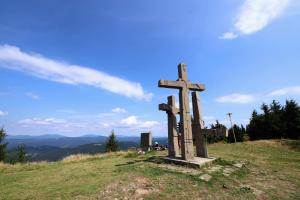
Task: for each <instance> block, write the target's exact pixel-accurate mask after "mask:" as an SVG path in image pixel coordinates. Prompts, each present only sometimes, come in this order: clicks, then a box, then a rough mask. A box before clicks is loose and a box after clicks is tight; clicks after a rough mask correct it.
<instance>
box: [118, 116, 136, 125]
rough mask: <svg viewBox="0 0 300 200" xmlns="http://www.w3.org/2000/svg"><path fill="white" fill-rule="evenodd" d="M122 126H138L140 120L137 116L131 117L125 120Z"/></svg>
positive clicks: (122, 121)
mask: <svg viewBox="0 0 300 200" xmlns="http://www.w3.org/2000/svg"><path fill="white" fill-rule="evenodd" d="M121 124H126V125H130V126H131V125H137V124H138V120H137V117H136V116H130V117H127V118H125V119H122V120H121Z"/></svg>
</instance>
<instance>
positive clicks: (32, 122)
mask: <svg viewBox="0 0 300 200" xmlns="http://www.w3.org/2000/svg"><path fill="white" fill-rule="evenodd" d="M19 123H20V124H24V125H53V124H63V123H66V120H63V119H57V118H45V119H40V118H27V119H22V120H20V121H19Z"/></svg>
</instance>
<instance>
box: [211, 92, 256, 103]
mask: <svg viewBox="0 0 300 200" xmlns="http://www.w3.org/2000/svg"><path fill="white" fill-rule="evenodd" d="M215 100H216V101H217V102H219V103H237V104H248V103H252V102H254V101H255V97H254V96H253V95H247V94H239V93H234V94H231V95H227V96H222V97H218V98H216V99H215Z"/></svg>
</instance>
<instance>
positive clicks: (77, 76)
mask: <svg viewBox="0 0 300 200" xmlns="http://www.w3.org/2000/svg"><path fill="white" fill-rule="evenodd" d="M0 67H5V68H8V69H12V70H18V71H22V72H24V73H27V74H30V75H33V76H35V77H38V78H42V79H46V80H50V81H55V82H60V83H65V84H72V85H77V84H84V85H89V86H94V87H98V88H102V89H104V90H107V91H110V92H113V93H116V94H120V95H123V96H127V97H132V98H136V99H144V100H150V99H151V97H152V93H148V92H145V91H144V90H143V88H142V86H141V85H140V84H139V83H135V82H130V81H128V80H124V79H121V78H118V77H115V76H111V75H109V74H106V73H104V72H101V71H98V70H95V69H92V68H88V67H84V66H78V65H72V64H67V63H64V62H61V61H57V60H53V59H49V58H46V57H44V56H41V55H39V54H34V53H26V52H23V51H21V50H20V49H19V48H18V47H15V46H10V45H0Z"/></svg>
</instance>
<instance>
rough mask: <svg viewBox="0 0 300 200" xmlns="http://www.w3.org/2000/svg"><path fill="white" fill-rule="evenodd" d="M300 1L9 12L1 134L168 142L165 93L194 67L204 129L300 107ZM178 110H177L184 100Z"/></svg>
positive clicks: (47, 4) (2, 59) (14, 6)
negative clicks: (162, 106)
mask: <svg viewBox="0 0 300 200" xmlns="http://www.w3.org/2000/svg"><path fill="white" fill-rule="evenodd" d="M299 14H300V5H299V2H297V1H296V0H230V1H229V0H220V1H198V0H191V1H185V2H183V1H177V0H172V1H170V0H166V1H158V0H151V1H140V0H128V1H116V0H110V1H96V0H90V1H84V2H83V1H77V0H75V1H72V3H71V2H70V1H58V0H51V1H50V0H44V1H37V0H35V1H34V0H28V1H16V0H9V1H5V0H0V80H1V84H0V124H1V125H3V126H4V127H5V128H6V130H7V132H8V134H11V135H17V134H30V135H41V134H62V135H67V136H79V135H84V134H98V135H107V134H109V132H110V131H111V130H112V129H114V130H115V132H116V133H117V134H118V135H129V136H136V135H139V133H140V132H142V131H148V130H152V131H153V134H154V136H166V134H167V129H166V114H165V113H163V112H159V111H158V104H159V103H164V102H166V98H167V96H168V95H176V98H177V93H178V91H176V90H171V89H161V88H158V87H157V81H158V80H159V79H168V80H175V79H177V65H178V63H180V62H184V63H186V64H187V66H188V77H189V79H190V80H191V81H192V82H195V83H196V82H197V83H204V84H205V85H206V91H204V92H202V93H201V94H200V97H201V103H202V110H203V116H204V120H205V123H206V125H208V124H210V123H212V122H213V121H215V120H216V119H218V120H220V121H221V122H222V123H224V124H226V125H228V117H227V116H226V113H228V112H232V113H233V119H234V121H235V122H236V123H238V124H246V123H247V120H248V119H249V117H250V115H251V112H252V110H253V109H254V108H259V106H260V105H261V103H262V102H266V103H269V102H271V100H272V99H277V100H279V101H280V102H284V100H285V99H289V98H293V99H296V100H297V101H299V100H300V79H299V75H300V67H299V60H300V53H299V52H300V40H299V35H300V15H299ZM177 99H178V98H177Z"/></svg>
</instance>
